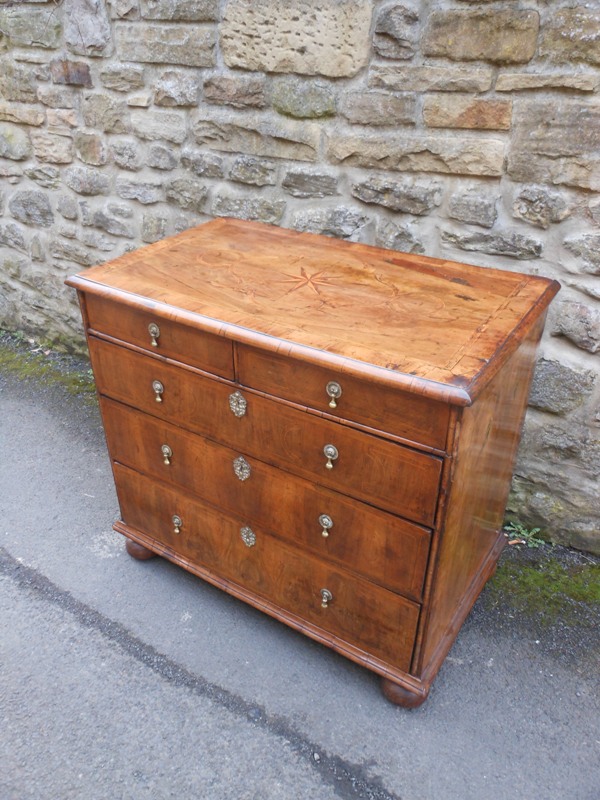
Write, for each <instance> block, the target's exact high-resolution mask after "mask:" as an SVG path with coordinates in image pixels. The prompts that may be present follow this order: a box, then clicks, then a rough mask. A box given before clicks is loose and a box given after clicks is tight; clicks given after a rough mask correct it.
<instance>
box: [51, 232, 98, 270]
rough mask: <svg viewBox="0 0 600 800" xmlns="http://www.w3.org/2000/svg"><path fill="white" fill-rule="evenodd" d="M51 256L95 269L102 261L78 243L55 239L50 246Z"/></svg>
mask: <svg viewBox="0 0 600 800" xmlns="http://www.w3.org/2000/svg"><path fill="white" fill-rule="evenodd" d="M50 255H51V256H52V258H58V259H60V260H65V261H73V262H74V263H75V264H80V265H81V266H82V267H93V266H94V264H98V263H100V261H101V259H100V258H99V257H98V255H96V254H95V253H94V252H93V251H91V250H89V249H88V248H87V247H85V246H84V245H81V244H79V243H78V242H68V241H67V242H65V240H64V239H59V238H57V239H54V241H53V242H52V244H51V245H50Z"/></svg>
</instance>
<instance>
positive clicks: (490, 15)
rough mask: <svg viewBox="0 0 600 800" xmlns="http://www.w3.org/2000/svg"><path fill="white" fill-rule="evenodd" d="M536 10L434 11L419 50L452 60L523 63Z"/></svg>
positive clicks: (533, 37)
mask: <svg viewBox="0 0 600 800" xmlns="http://www.w3.org/2000/svg"><path fill="white" fill-rule="evenodd" d="M539 24H540V18H539V14H538V12H537V11H529V10H527V11H525V10H523V11H520V10H517V9H514V8H511V9H506V10H498V9H494V10H490V11H487V10H477V11H434V12H433V13H432V14H431V15H430V16H429V19H428V22H427V28H426V30H425V33H424V35H423V45H422V46H423V53H424V55H426V56H438V57H439V56H443V57H445V58H450V59H452V61H491V62H492V63H495V64H526V63H527V62H528V61H529V60H530V59H531V58H532V57H533V55H534V53H535V48H536V44H537V36H538V30H539Z"/></svg>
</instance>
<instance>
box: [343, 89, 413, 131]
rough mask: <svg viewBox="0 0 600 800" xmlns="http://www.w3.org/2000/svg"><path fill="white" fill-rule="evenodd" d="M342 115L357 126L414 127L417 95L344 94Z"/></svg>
mask: <svg viewBox="0 0 600 800" xmlns="http://www.w3.org/2000/svg"><path fill="white" fill-rule="evenodd" d="M339 110H340V113H341V114H342V116H344V117H346V119H347V120H348V122H352V123H354V124H356V125H414V124H415V121H416V115H417V104H416V95H414V94H402V95H393V94H385V93H384V92H350V93H346V92H345V93H344V94H343V95H342V97H341V100H340V109H339Z"/></svg>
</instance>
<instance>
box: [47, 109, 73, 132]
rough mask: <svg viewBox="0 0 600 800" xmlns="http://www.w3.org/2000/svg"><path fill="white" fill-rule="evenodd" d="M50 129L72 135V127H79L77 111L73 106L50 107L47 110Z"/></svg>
mask: <svg viewBox="0 0 600 800" xmlns="http://www.w3.org/2000/svg"><path fill="white" fill-rule="evenodd" d="M46 120H47V122H48V130H49V131H51V132H52V133H60V134H62V135H63V136H70V135H71V129H72V128H75V127H77V124H78V119H77V113H76V111H75V110H74V109H72V108H49V109H48V111H47V112H46Z"/></svg>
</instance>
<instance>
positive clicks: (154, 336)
mask: <svg viewBox="0 0 600 800" xmlns="http://www.w3.org/2000/svg"><path fill="white" fill-rule="evenodd" d="M148 333H149V334H150V344H151V345H152V347H158V337H159V336H160V328H159V327H158V325H157V324H156V322H151V323H150V325H148Z"/></svg>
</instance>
